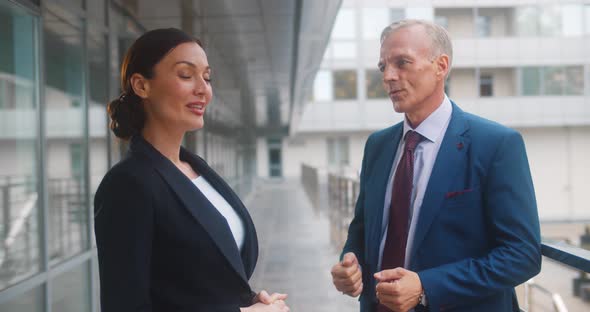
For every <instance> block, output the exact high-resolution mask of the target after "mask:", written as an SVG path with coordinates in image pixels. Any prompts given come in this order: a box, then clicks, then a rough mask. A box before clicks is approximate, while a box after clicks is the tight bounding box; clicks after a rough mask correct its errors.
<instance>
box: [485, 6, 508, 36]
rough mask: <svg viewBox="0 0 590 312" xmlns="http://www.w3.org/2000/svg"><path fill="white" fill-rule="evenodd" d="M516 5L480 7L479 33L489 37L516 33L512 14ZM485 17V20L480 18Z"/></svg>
mask: <svg viewBox="0 0 590 312" xmlns="http://www.w3.org/2000/svg"><path fill="white" fill-rule="evenodd" d="M514 12H515V8H514V7H497V8H478V9H477V14H478V16H477V18H478V19H477V23H478V25H477V27H478V35H479V36H482V35H486V36H488V37H506V36H513V35H514V25H513V23H512V16H513V15H514ZM480 18H483V20H480Z"/></svg>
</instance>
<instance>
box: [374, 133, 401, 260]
mask: <svg viewBox="0 0 590 312" xmlns="http://www.w3.org/2000/svg"><path fill="white" fill-rule="evenodd" d="M402 133H403V123H400V124H398V125H396V126H393V127H392V128H391V131H390V133H389V134H388V135H386V136H385V138H384V139H385V140H386V141H385V142H377V143H375V146H377V147H381V148H382V149H381V150H377V151H375V153H376V156H375V157H376V158H375V159H376V160H375V166H374V167H373V172H372V173H373V174H374V178H373V179H371V177H368V181H371V182H370V183H368V184H367V186H366V188H367V196H366V198H367V200H366V201H367V205H366V208H365V209H368V208H369V209H373V211H374V213H371V214H369V215H373V216H374V217H373V218H372V220H371V222H370V223H369V224H368V225H367V226H368V228H372V229H376V230H373V231H369V233H371V234H372V237H370V238H369V239H368V240H367V244H368V245H369V247H368V250H369V252H370V253H371V254H372V255H370V256H369V257H368V258H369V260H370V261H371V260H373V261H372V262H373V263H370V265H371V266H372V267H373V268H374V270H376V269H377V264H378V262H377V261H378V259H379V244H380V242H381V239H382V237H381V236H382V233H381V226H382V224H383V207H384V206H385V192H386V191H387V183H388V180H389V174H390V173H391V167H392V166H393V159H394V157H395V153H396V151H397V147H398V145H399V141H400V140H401V137H402Z"/></svg>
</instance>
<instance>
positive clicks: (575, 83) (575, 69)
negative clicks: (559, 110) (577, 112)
mask: <svg viewBox="0 0 590 312" xmlns="http://www.w3.org/2000/svg"><path fill="white" fill-rule="evenodd" d="M564 94H565V95H584V67H583V66H568V67H566V68H565V88H564Z"/></svg>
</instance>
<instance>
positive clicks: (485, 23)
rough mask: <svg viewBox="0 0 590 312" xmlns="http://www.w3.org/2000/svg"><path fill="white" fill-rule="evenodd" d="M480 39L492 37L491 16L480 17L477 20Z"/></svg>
mask: <svg viewBox="0 0 590 312" xmlns="http://www.w3.org/2000/svg"><path fill="white" fill-rule="evenodd" d="M475 26H476V27H477V36H478V37H490V36H491V35H492V18H491V16H485V15H480V16H477V18H476V20H475Z"/></svg>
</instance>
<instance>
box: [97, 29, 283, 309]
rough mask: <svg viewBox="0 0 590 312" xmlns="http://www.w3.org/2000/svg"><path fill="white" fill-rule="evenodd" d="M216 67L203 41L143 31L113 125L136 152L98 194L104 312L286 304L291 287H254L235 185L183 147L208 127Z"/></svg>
mask: <svg viewBox="0 0 590 312" xmlns="http://www.w3.org/2000/svg"><path fill="white" fill-rule="evenodd" d="M210 82H211V69H210V67H209V65H208V62H207V56H206V54H205V51H204V50H203V49H202V47H201V44H200V42H199V41H198V40H195V39H194V38H192V37H190V36H188V35H187V34H185V33H184V32H182V31H180V30H177V29H172V28H170V29H157V30H153V31H150V32H147V33H145V34H144V35H143V36H141V37H140V38H139V39H137V41H135V43H134V44H133V45H132V46H131V48H130V49H129V51H128V52H127V54H126V56H125V59H124V62H123V65H122V68H121V85H122V89H123V94H122V95H121V97H119V98H118V99H116V100H114V101H112V102H111V103H109V106H108V112H109V115H110V117H111V129H112V130H113V132H114V133H115V135H117V136H118V137H119V138H122V139H126V140H127V139H130V140H131V143H130V148H129V153H128V155H127V157H126V158H125V159H123V160H122V161H121V162H120V163H118V164H117V165H115V166H114V167H113V168H112V169H111V170H110V171H109V172H108V173H107V174H106V176H105V177H104V179H103V181H102V182H101V185H100V186H99V188H98V191H97V193H96V197H95V202H94V205H95V232H96V243H97V247H98V261H99V269H100V286H101V305H102V311H103V312H116V311H121V312H123V311H124V312H130V311H164V312H171V311H191V312H196V311H215V312H217V311H218V312H222V311H223V312H225V311H227V312H230V311H231V312H234V311H235V312H237V311H242V312H246V311H248V312H255V311H269V312H270V311H272V312H278V311H289V308H288V307H287V306H286V305H285V302H284V301H283V300H284V299H285V298H286V295H284V294H273V295H272V296H270V295H268V293H266V292H264V291H263V292H261V293H259V294H258V295H256V294H255V293H253V292H252V290H251V288H250V286H249V285H248V279H249V278H250V276H251V275H252V272H253V271H254V266H255V264H256V260H257V257H258V243H257V238H256V231H255V229H254V224H253V223H252V220H251V219H250V216H249V214H248V212H247V210H246V208H245V207H244V206H243V204H242V202H241V201H240V200H239V199H238V197H237V195H236V194H235V193H234V192H233V191H232V190H231V188H230V187H229V186H228V185H227V184H226V183H225V182H224V181H223V180H222V178H221V177H219V176H218V175H217V174H216V173H215V172H214V171H213V170H212V169H211V168H210V167H209V166H208V165H207V163H206V162H205V161H204V160H203V159H202V158H200V157H198V156H196V155H194V154H192V153H191V152H189V151H187V150H185V149H184V148H182V147H181V142H182V138H183V136H184V134H185V133H186V132H187V131H191V130H195V129H200V128H202V127H203V114H204V113H205V110H206V108H207V104H208V103H209V102H210V101H211V97H212V91H211V83H210Z"/></svg>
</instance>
